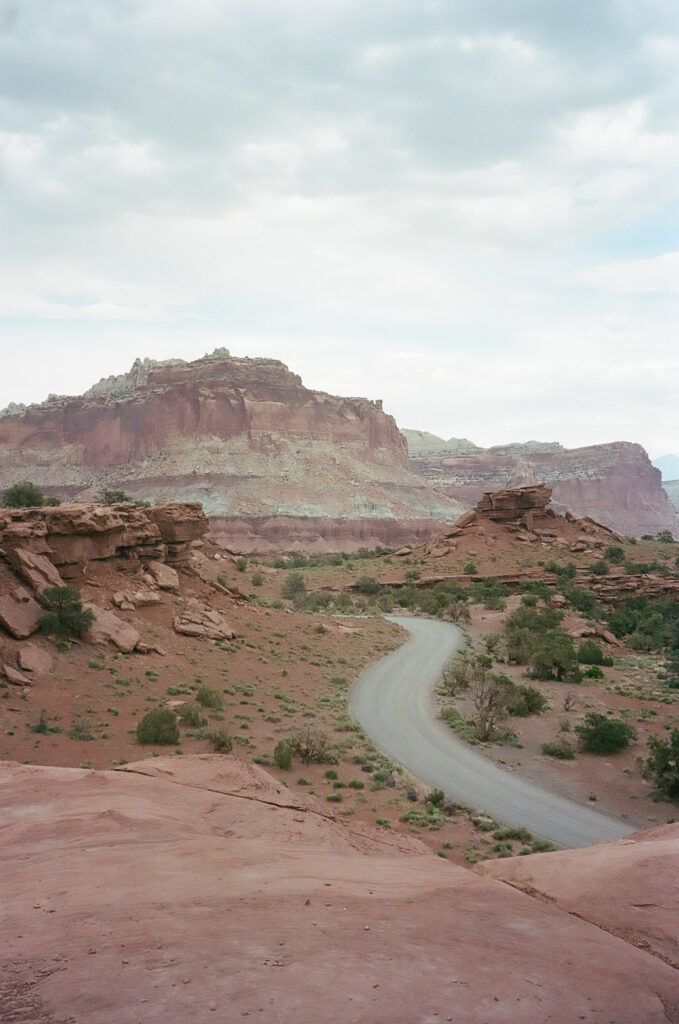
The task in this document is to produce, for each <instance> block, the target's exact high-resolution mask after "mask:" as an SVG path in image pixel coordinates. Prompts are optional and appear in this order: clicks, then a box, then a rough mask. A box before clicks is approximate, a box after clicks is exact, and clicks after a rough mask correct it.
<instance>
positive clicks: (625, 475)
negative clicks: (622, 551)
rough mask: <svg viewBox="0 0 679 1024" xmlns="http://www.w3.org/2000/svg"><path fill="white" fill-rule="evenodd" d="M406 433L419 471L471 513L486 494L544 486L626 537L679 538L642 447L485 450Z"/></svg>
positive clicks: (539, 445) (560, 502) (550, 445)
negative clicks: (667, 535) (660, 535)
mask: <svg viewBox="0 0 679 1024" xmlns="http://www.w3.org/2000/svg"><path fill="white" fill-rule="evenodd" d="M404 434H405V436H406V438H407V440H408V448H409V457H410V462H411V465H412V466H413V468H414V469H415V471H416V472H417V473H419V474H420V476H422V477H423V478H424V479H426V480H429V482H430V483H431V484H432V485H433V486H434V487H436V488H437V489H438V490H441V491H443V492H444V493H445V494H446V495H447V496H448V497H449V498H452V499H453V500H455V501H459V502H460V503H461V504H464V505H466V506H467V507H468V508H471V507H472V506H473V505H475V504H476V502H477V501H478V500H479V498H480V497H481V495H482V494H483V492H484V491H490V490H501V489H502V488H504V487H506V486H508V485H509V486H512V487H517V486H521V485H526V484H533V483H544V484H546V485H547V486H549V487H551V488H552V504H553V505H554V507H555V508H556V509H557V511H559V512H571V513H572V514H574V515H576V516H590V517H591V518H592V519H596V520H597V521H598V522H600V523H603V524H604V525H605V526H608V527H610V528H611V529H613V530H615V531H616V532H617V533H621V534H625V535H628V536H641V535H643V534H647V533H648V534H651V535H655V534H656V533H659V532H661V531H663V530H669V531H670V532H671V533H672V534H674V536H675V537H677V538H678V539H679V517H678V516H677V512H676V510H675V508H674V506H673V504H672V502H671V501H670V499H669V497H668V495H667V493H666V492H665V491H664V490H663V487H662V480H661V474H660V470H659V469H657V468H655V467H654V466H653V465H652V464H651V461H650V459H649V457H648V455H647V454H646V452H645V451H644V449H643V448H642V447H641V445H638V444H631V443H630V442H627V441H617V442H613V443H611V444H601V445H590V446H587V447H583V448H571V449H567V448H564V447H563V446H562V445H561V444H559V443H558V442H540V441H527V442H526V443H525V444H507V445H496V446H495V447H493V448H486V449H484V448H480V447H478V446H477V445H475V444H473V443H472V442H471V441H467V440H466V439H464V440H463V441H459V442H458V441H457V440H456V439H455V438H451V439H450V440H448V441H446V440H444V439H443V438H439V437H436V436H435V435H434V434H427V433H425V432H423V431H413V430H405V431H404Z"/></svg>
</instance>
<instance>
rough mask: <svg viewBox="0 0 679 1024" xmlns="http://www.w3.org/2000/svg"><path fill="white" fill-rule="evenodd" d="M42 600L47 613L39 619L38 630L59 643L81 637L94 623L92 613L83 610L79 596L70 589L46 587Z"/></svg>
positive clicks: (88, 610)
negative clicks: (52, 636)
mask: <svg viewBox="0 0 679 1024" xmlns="http://www.w3.org/2000/svg"><path fill="white" fill-rule="evenodd" d="M42 600H43V603H44V605H45V607H46V608H47V613H46V614H45V615H43V616H42V617H41V619H40V629H41V630H42V632H43V633H48V634H53V635H54V636H55V637H56V639H57V640H58V641H60V642H65V641H66V640H68V639H69V637H72V636H82V635H83V633H85V632H86V631H87V630H88V629H89V627H90V626H91V625H92V623H93V622H94V613H93V612H92V611H91V610H90V609H89V608H83V603H82V598H81V596H80V594H79V593H78V591H77V590H73V588H72V587H47V588H46V589H45V590H44V592H43V595H42Z"/></svg>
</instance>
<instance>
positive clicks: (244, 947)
mask: <svg viewBox="0 0 679 1024" xmlns="http://www.w3.org/2000/svg"><path fill="white" fill-rule="evenodd" d="M0 801H1V803H2V808H3V825H4V830H3V860H2V864H3V867H2V874H3V883H4V891H3V906H2V912H3V914H4V918H3V924H4V925H5V927H4V929H3V939H4V941H3V948H2V954H1V955H0V1005H2V1006H3V1009H4V1011H5V1017H6V1019H8V1020H12V1021H17V1022H24V1021H28V1020H29V1019H30V1020H31V1021H37V1020H48V1019H55V1020H56V1019H58V1020H65V1019H68V1020H72V1021H78V1022H82V1024H84V1022H85V1021H86V1022H87V1024H109V1022H111V1021H128V1020H129V1021H132V1020H138V1019H140V1007H142V1008H143V1009H142V1011H141V1012H142V1016H143V1019H144V1020H145V1021H148V1022H150V1024H155V1022H161V1021H162V1022H167V1021H185V1020H191V1021H193V1022H195V1024H207V1022H212V1021H214V1020H219V1019H225V1020H230V1021H235V1020H241V1019H242V1018H243V1017H251V1018H252V1019H255V1020H261V1021H266V1022H274V1021H295V1022H299V1024H310V1022H312V1021H321V1020H322V1021H324V1022H328V1024H349V1022H350V1021H365V1022H375V1024H377V1022H386V1021H389V1022H392V1024H406V1022H407V1024H411V1022H414V1021H446V1020H456V1021H460V1022H462V1021H468V1022H472V1021H477V1022H481V1021H486V1022H487V1024H501V1022H503V1024H508V1022H511V1021H516V1022H518V1021H550V1022H551V1024H572V1022H573V1021H580V1020H583V1021H586V1022H589V1024H606V1022H610V1021H615V1022H616V1024H640V1022H642V1021H643V1024H668V1022H670V1021H672V1020H676V1013H675V1009H674V1008H675V1007H676V1006H677V1004H678V1003H679V975H678V973H677V971H676V970H675V969H673V967H672V966H671V965H670V962H671V960H672V958H673V951H672V948H673V947H672V944H673V943H674V944H676V907H672V906H671V905H670V904H667V908H668V909H667V912H664V911H663V909H662V906H663V905H664V901H665V899H666V898H667V896H668V893H669V890H671V889H672V885H673V880H674V876H675V873H676V860H677V843H678V839H677V827H676V826H667V827H666V828H665V829H663V830H662V835H663V839H662V840H661V843H662V845H663V847H664V851H663V857H662V858H657V857H655V858H654V859H653V861H652V865H653V871H654V872H655V871H656V870H659V871H662V875H661V876H659V878H658V882H657V883H655V882H653V881H652V880H651V885H652V889H653V892H654V893H659V894H660V896H661V897H662V898H661V899H660V906H658V907H652V908H648V907H647V906H646V904H647V903H648V902H649V898H648V895H647V894H648V891H649V890H648V886H649V873H648V864H647V860H646V853H647V848H646V846H647V844H645V843H644V842H643V841H640V842H639V844H638V845H637V846H636V848H635V847H634V846H632V845H628V846H627V847H626V849H627V850H628V851H629V853H630V854H631V856H627V857H626V858H625V863H624V870H625V874H624V905H623V906H622V907H621V908H620V913H619V914H618V916H617V917H615V915H616V909H615V907H613V908H611V909H610V911H609V913H611V914H613V917H614V923H615V924H616V925H617V924H619V925H620V926H621V927H620V929H619V930H617V929H616V928H615V927H611V928H610V931H611V932H612V934H609V933H608V931H607V930H606V929H607V927H608V925H609V920H610V919H609V918H608V917H607V916H606V908H605V906H603V900H602V899H601V895H602V894H606V893H607V892H608V891H609V887H610V886H613V887H614V888H615V892H616V895H617V894H618V893H619V892H620V888H621V886H620V882H619V880H618V878H617V875H616V869H617V868H618V867H619V866H620V863H621V862H620V860H619V857H618V854H617V846H618V844H613V845H612V846H611V847H606V846H604V847H599V848H598V850H599V851H600V852H599V853H598V855H595V856H594V857H593V856H592V854H593V853H594V852H595V851H589V850H584V851H578V852H577V853H571V854H568V855H560V854H554V855H553V854H536V855H533V856H528V857H521V858H518V860H519V861H520V864H519V865H518V868H519V869H520V871H521V872H523V874H524V876H526V875H530V873H531V869H532V868H533V866H534V867H535V872H536V877H537V879H538V881H537V882H536V884H535V889H536V890H537V892H538V893H539V892H540V891H541V886H542V878H543V875H544V872H545V871H548V870H549V862H550V861H551V860H552V857H555V858H559V860H558V861H556V862H555V866H556V867H558V869H559V871H558V875H559V878H558V880H557V884H558V886H559V892H558V893H557V894H556V898H557V902H556V903H553V902H551V901H550V900H549V897H548V901H545V899H540V898H537V899H536V898H534V896H532V895H529V894H528V893H530V889H528V888H527V887H526V888H527V891H524V892H521V891H517V888H514V887H512V885H511V884H510V885H508V884H505V883H503V882H500V881H496V880H495V879H493V878H490V877H484V876H481V875H476V874H473V873H472V872H471V871H469V870H467V869H465V868H461V867H455V866H454V865H452V864H450V863H449V862H445V861H442V860H440V859H439V858H437V857H434V856H432V855H431V853H430V852H429V851H428V850H427V849H426V848H425V847H424V846H423V845H422V844H420V843H419V842H418V841H417V840H416V839H413V838H411V837H407V836H403V835H398V834H394V833H390V832H389V831H387V830H385V829H377V828H376V827H375V826H367V825H362V824H361V823H360V822H355V821H354V822H352V823H351V825H350V824H349V822H348V821H347V820H346V819H342V818H339V817H335V816H334V815H332V814H331V813H330V812H329V810H328V808H327V805H326V804H325V803H322V804H321V803H320V801H314V800H313V799H312V798H310V797H305V796H304V795H303V794H300V793H296V792H293V791H292V790H290V789H287V788H286V787H285V786H284V785H282V784H281V783H279V782H277V781H276V780H275V779H273V778H272V777H271V776H269V775H267V773H265V772H264V771H263V770H262V769H260V768H258V767H257V766H256V765H253V764H248V763H246V762H245V761H239V760H238V759H237V758H233V757H225V756H219V755H208V756H199V757H195V756H194V757H189V756H184V757H181V758H177V757H161V758H150V759H148V760H146V761H142V762H138V763H136V764H128V765H126V766H125V767H124V769H123V770H120V771H115V772H107V771H91V770H84V769H73V768H39V767H36V766H34V765H19V764H5V766H4V769H3V772H2V774H0ZM609 848H610V849H611V851H612V853H611V858H610V861H609V862H608V863H609V865H610V866H609V867H608V868H607V850H608V849H609ZM514 863H516V862H514V861H502V862H498V868H499V866H500V864H501V865H502V870H503V871H504V872H506V873H507V874H509V870H510V869H509V868H508V867H507V866H508V865H512V864H514ZM590 864H594V867H595V869H596V875H595V877H596V885H595V886H594V885H592V884H591V882H590V876H589V873H588V867H589V866H590ZM661 879H662V881H661ZM510 881H511V879H510ZM580 882H582V883H583V884H584V885H585V886H587V891H588V892H592V893H593V894H594V897H595V899H596V900H597V906H595V907H594V908H592V907H591V906H589V907H585V910H584V912H582V913H579V912H578V909H577V906H576V909H574V910H573V912H569V909H570V908H569V904H568V902H567V900H566V899H565V897H564V895H563V894H564V890H566V889H568V887H569V884H570V888H571V890H572V891H573V892H574V893H576V904H577V886H578V885H579V884H580ZM512 884H513V883H512ZM520 884H521V885H523V886H524V887H525V884H524V883H523V882H522V883H520ZM547 891H548V892H549V891H551V890H547ZM663 894H664V895H663ZM581 902H582V901H581ZM650 902H652V903H654V904H655V903H656V902H657V899H656V898H655V896H654V897H653V898H652V899H651V900H650ZM580 905H581V904H580ZM562 906H563V909H561V907H562ZM616 907H617V900H616ZM672 914H673V915H674V916H672ZM583 916H584V917H588V918H589V920H583V919H582V918H583ZM627 927H629V930H625V929H626V928H627ZM657 927H659V928H661V929H662V931H663V935H662V943H660V942H659V941H658V938H657V936H656V928H657ZM665 933H666V934H665ZM658 953H662V954H663V957H662V958H661V957H660V956H659V955H654V954H658ZM668 961H670V962H668ZM95 967H96V978H95V977H94V975H93V971H95Z"/></svg>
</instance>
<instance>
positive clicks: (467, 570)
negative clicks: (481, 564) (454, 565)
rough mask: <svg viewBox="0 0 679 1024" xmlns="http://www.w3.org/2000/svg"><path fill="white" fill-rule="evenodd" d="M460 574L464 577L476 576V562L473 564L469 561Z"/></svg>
mask: <svg viewBox="0 0 679 1024" xmlns="http://www.w3.org/2000/svg"><path fill="white" fill-rule="evenodd" d="M462 572H463V573H464V574H465V576H474V575H475V574H476V562H473V561H472V560H471V559H470V560H469V561H468V562H467V564H466V565H465V567H464V569H463V570H462Z"/></svg>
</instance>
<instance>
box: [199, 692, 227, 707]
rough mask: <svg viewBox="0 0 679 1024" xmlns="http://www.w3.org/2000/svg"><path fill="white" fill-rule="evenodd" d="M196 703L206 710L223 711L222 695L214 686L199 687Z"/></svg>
mask: <svg viewBox="0 0 679 1024" xmlns="http://www.w3.org/2000/svg"><path fill="white" fill-rule="evenodd" d="M196 701H197V702H198V704H200V705H201V706H202V707H204V708H212V709H213V711H222V710H223V708H224V702H223V700H222V698H221V695H220V694H219V693H218V691H217V690H215V689H214V688H213V687H212V686H199V687H198V690H197V691H196Z"/></svg>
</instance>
